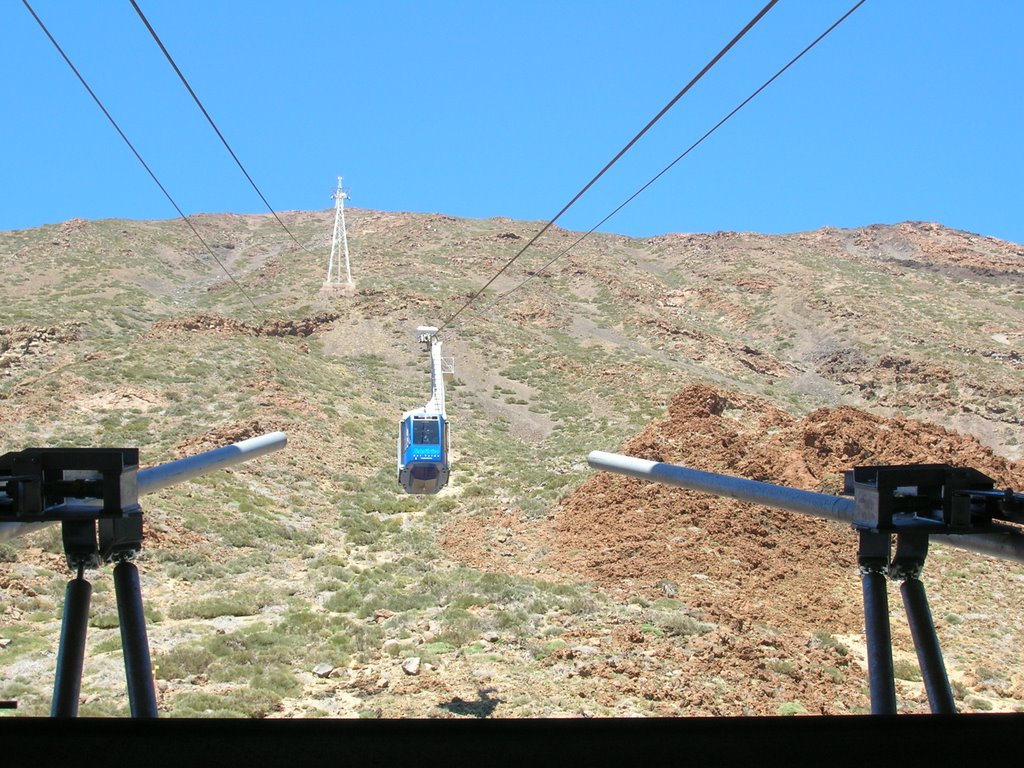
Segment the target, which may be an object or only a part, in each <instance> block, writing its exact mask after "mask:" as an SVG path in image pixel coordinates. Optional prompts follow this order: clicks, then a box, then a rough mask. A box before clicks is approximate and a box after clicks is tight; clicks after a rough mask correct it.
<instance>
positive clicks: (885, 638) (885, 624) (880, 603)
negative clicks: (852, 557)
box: [861, 567, 896, 715]
mask: <svg viewBox="0 0 1024 768" xmlns="http://www.w3.org/2000/svg"><path fill="white" fill-rule="evenodd" d="M861 584H862V586H863V590H864V634H865V637H866V640H867V651H868V682H869V684H870V686H871V714H873V715H895V714H896V678H895V676H894V674H893V666H892V634H891V633H890V631H889V598H888V595H887V594H886V577H885V574H884V573H883V572H882V571H881V570H874V569H870V568H864V567H861Z"/></svg>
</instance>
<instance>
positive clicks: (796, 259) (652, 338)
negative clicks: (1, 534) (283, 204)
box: [0, 209, 1024, 717]
mask: <svg viewBox="0 0 1024 768" xmlns="http://www.w3.org/2000/svg"><path fill="white" fill-rule="evenodd" d="M282 215H283V216H284V218H285V220H286V222H287V224H288V226H289V228H290V229H292V231H293V232H295V233H296V234H297V235H298V236H299V237H300V238H303V239H304V240H305V241H306V242H307V243H308V248H309V249H310V250H311V251H313V250H315V249H317V248H321V249H323V247H324V246H325V245H327V244H328V240H329V236H330V225H331V221H332V214H331V212H327V211H325V212H313V213H303V212H290V213H285V214H282ZM196 220H197V222H198V223H199V226H200V227H201V228H203V231H204V236H208V237H209V241H210V242H211V243H214V244H215V246H214V247H215V248H216V250H217V251H218V255H219V257H220V258H222V260H223V261H224V263H225V264H226V265H227V266H228V268H229V269H231V270H232V272H233V274H234V275H235V277H236V279H239V280H240V282H242V283H243V284H244V285H245V287H246V290H247V291H248V292H250V293H251V294H252V295H253V296H254V297H255V298H256V301H257V303H258V304H259V305H260V307H261V313H254V312H253V311H252V309H251V307H250V306H249V305H248V302H247V301H246V300H245V299H244V298H243V297H242V296H241V295H240V294H239V293H238V292H237V291H236V290H235V288H234V286H233V284H232V283H231V281H230V280H227V279H226V278H225V276H224V275H223V272H220V271H219V270H218V269H217V268H215V266H214V265H212V264H210V263H207V257H206V256H204V255H203V254H202V253H200V252H199V250H198V249H197V248H196V247H195V246H194V245H193V244H192V242H191V241H190V240H189V235H188V233H187V232H179V231H178V229H179V228H180V223H178V222H122V221H104V222H86V221H81V220H74V221H72V222H67V223H65V224H62V225H57V226H53V227H44V228H40V229H38V230H26V231H21V232H10V233H0V263H3V264H9V263H11V262H13V260H17V262H18V264H19V269H18V270H9V272H10V273H11V275H12V278H11V280H10V281H9V284H7V285H5V286H4V287H3V291H4V294H3V300H4V304H5V307H8V308H9V312H10V314H9V317H8V319H7V320H5V321H4V322H3V323H2V327H0V402H3V403H4V406H5V407H4V408H3V409H2V410H0V424H2V426H3V429H4V434H5V437H6V450H16V449H18V448H21V447H27V446H30V445H100V444H103V445H138V446H139V447H140V451H141V453H142V458H143V461H144V462H145V463H147V464H152V463H156V462H159V461H166V460H169V459H172V458H178V457H180V456H185V455H191V454H194V453H196V452H199V451H203V450H208V449H211V448H214V447H218V446H220V445H224V444H226V443H230V442H234V441H237V440H241V439H245V438H247V437H251V436H254V435H257V434H261V433H264V432H269V431H274V430H278V429H280V430H284V431H286V432H287V433H288V435H289V447H288V449H287V450H286V451H283V452H281V453H280V454H274V455H273V456H271V457H266V458H264V459H261V460H259V461H258V462H254V463H252V464H251V465H245V466H243V467H239V468H236V469H233V470H231V471H230V472H225V473H220V474H218V476H216V477H213V476H211V477H210V478H208V479H205V480H203V481H198V482H191V483H187V484H184V485H182V486H181V487H180V488H172V489H166V490H164V491H161V492H160V493H158V494H154V496H153V497H152V498H148V497H147V499H146V500H145V503H144V506H145V509H146V514H147V540H146V546H145V549H144V552H143V555H142V556H141V558H140V568H141V569H142V571H143V578H144V593H145V597H146V600H147V606H149V607H150V608H151V611H152V612H153V620H152V624H151V628H150V637H151V642H152V645H153V651H154V658H155V660H156V663H157V666H158V669H157V678H158V682H159V695H160V706H161V708H162V710H163V711H164V712H166V713H168V714H171V715H178V716H258V717H267V716H270V717H306V716H332V717H351V716H364V717H365V716H384V717H399V716H415V717H537V716H544V717H553V716H575V717H586V716H632V715H639V716H650V715H665V716H677V715H689V716H699V715H742V714H779V713H794V714H798V713H803V712H807V713H827V714H842V713H855V712H863V711H865V709H866V707H867V697H866V687H865V678H864V671H863V652H862V639H861V635H862V626H861V624H862V618H861V605H860V589H859V582H858V578H857V574H856V567H855V564H854V557H855V541H854V540H853V536H852V534H851V532H850V531H849V530H848V529H846V528H844V527H842V526H839V525H834V524H830V523H826V522H823V521H817V520H811V519H807V518H801V517H800V516H797V515H793V514H790V513H786V512H781V511H773V510H767V509H762V508H758V507H754V506H751V505H746V504H740V503H736V502H731V501H727V500H722V499H718V498H714V497H709V496H705V495H701V494H691V493H686V492H683V491H680V490H678V489H670V488H667V487H661V486H656V485H649V484H643V483H640V482H638V481H634V480H630V479H626V478H620V477H613V476H608V475H604V474H594V473H592V472H590V471H589V470H588V469H587V468H586V466H585V461H584V459H585V455H586V453H587V452H588V451H589V450H591V449H595V448H599V449H604V450H614V451H620V450H621V451H623V452H626V453H631V454H634V455H638V456H643V457H646V458H656V459H659V460H663V461H671V462H677V463H681V464H684V465H687V466H694V467H697V468H700V469H707V470H711V471H717V472H725V473H729V474H735V475H741V476H744V477H750V478H754V479H760V480H767V481H770V482H778V483H783V484H787V485H791V486H794V487H800V488H808V489H814V490H820V491H824V492H827V493H835V492H837V491H838V489H839V477H840V473H841V472H842V471H843V470H844V469H847V468H849V467H852V466H854V465H857V464H872V463H902V462H945V463H952V464H961V465H967V466H973V467H975V468H977V469H979V470H981V471H983V472H985V473H987V474H989V475H991V476H992V477H993V478H994V479H995V480H996V482H997V484H998V485H999V487H1013V488H1016V489H1018V490H1020V489H1022V488H1024V469H1022V466H1021V461H1020V457H1021V450H1022V448H1021V444H1022V440H1024V422H1022V415H1024V414H1022V410H1021V404H1022V402H1024V398H1022V395H1024V373H1022V363H1021V361H1022V359H1024V347H1022V343H1024V334H1022V333H1021V330H1020V329H1021V328H1024V255H1022V248H1021V246H1019V245H1016V244H1012V243H1003V242H1000V241H997V240H993V239H991V238H986V237H982V236H978V235H972V234H970V233H965V232H957V231H954V230H949V229H947V228H944V227H942V226H940V225H937V224H927V223H920V222H917V223H912V222H908V223H904V224H899V225H895V226H875V227H867V228H863V229H857V230H836V229H823V230H819V231H817V232H808V233H800V234H794V235H785V236H765V235H757V234H751V233H727V232H719V233H712V234H675V235H665V236H661V237H655V238H645V239H642V240H637V239H630V238H624V237H618V236H612V235H595V236H593V237H592V238H590V239H589V240H587V241H585V242H584V243H583V244H582V245H580V246H579V247H578V248H576V249H575V250H574V251H573V252H572V253H570V254H569V255H568V256H566V257H564V258H563V259H561V260H559V261H558V262H556V263H555V264H554V265H552V266H551V267H550V268H549V269H547V270H543V271H542V270H541V269H540V267H541V265H543V264H546V263H547V262H548V261H549V260H550V259H551V257H552V256H554V255H555V254H556V253H558V252H559V251H560V250H561V249H563V248H565V247H566V246H567V245H568V244H570V243H571V242H573V241H574V240H575V239H576V234H575V233H571V232H566V231H564V230H559V229H557V228H556V229H554V230H553V231H551V232H550V233H549V234H548V235H547V236H545V238H543V239H542V240H541V241H540V242H539V243H538V247H537V252H535V253H532V254H530V255H528V256H526V257H524V259H523V260H522V261H523V263H521V264H520V263H518V262H517V264H516V265H515V266H514V267H513V268H512V269H510V270H509V272H508V273H507V274H506V275H503V277H502V278H501V279H500V280H499V281H498V282H497V284H496V285H495V289H496V291H497V293H503V292H506V291H509V290H511V289H513V288H515V287H516V286H519V285H520V284H522V285H523V287H522V288H521V289H519V290H518V291H516V292H515V293H512V294H510V295H509V296H508V297H507V298H505V299H502V300H498V301H495V300H494V299H493V298H492V297H490V296H489V295H488V296H486V297H485V299H484V303H482V304H481V305H479V306H474V308H473V309H471V310H470V311H469V312H468V313H467V314H466V316H465V318H463V321H462V322H460V323H458V324H456V326H455V327H454V328H452V329H450V330H449V331H448V332H447V335H446V348H445V351H446V354H453V355H454V356H455V357H456V371H457V379H456V382H455V383H454V386H453V387H452V390H451V391H450V393H449V411H450V415H451V417H452V422H453V425H454V427H453V429H454V433H453V440H454V446H453V448H454V462H455V469H454V470H453V475H452V482H451V485H450V487H449V488H447V489H446V490H445V491H444V492H442V494H440V495H439V496H437V497H432V498H428V499H410V498H407V497H403V496H400V495H399V494H398V491H397V487H396V486H394V484H393V477H392V474H393V470H394V466H393V461H394V458H393V456H394V454H393V452H394V442H393V441H394V435H393V429H394V421H395V419H396V418H397V414H398V413H400V412H401V411H402V410H403V409H405V408H407V407H409V406H410V405H411V404H415V403H416V402H417V401H418V400H422V399H424V398H425V396H426V387H427V381H426V375H425V368H424V360H423V356H422V354H421V352H420V350H419V349H417V348H416V347H415V344H414V343H413V342H412V340H411V336H410V331H411V329H412V328H413V327H415V326H416V325H421V324H424V323H437V322H439V321H442V320H444V319H445V318H446V317H447V316H448V315H449V314H450V313H451V312H452V311H453V309H454V308H456V307H458V306H461V305H462V303H464V302H465V300H466V299H467V298H469V297H470V296H472V295H473V294H474V293H475V291H476V290H478V289H479V287H480V286H481V285H482V284H483V282H484V281H485V280H486V279H487V278H488V277H489V276H490V275H491V274H493V273H494V271H496V270H497V268H499V267H500V266H501V265H502V264H504V263H505V261H506V260H507V259H508V258H510V257H511V255H513V254H514V253H515V251H516V250H518V248H520V247H521V240H522V238H525V237H529V236H532V233H533V232H534V231H535V227H533V226H532V225H530V224H529V223H523V222H515V221H511V220H508V219H494V220H488V221H472V220H465V219H457V218H454V217H450V216H444V215H440V214H429V215H420V214H398V213H382V212H374V211H365V210H358V209H355V210H352V211H351V212H350V213H349V221H350V226H351V241H350V245H351V248H352V251H353V254H355V256H354V262H353V266H354V273H355V275H356V282H357V290H356V292H355V294H354V295H353V296H349V297H342V296H325V295H321V294H320V292H319V288H320V283H321V280H322V265H320V264H316V263H313V262H312V261H311V260H309V259H308V258H307V255H306V254H301V253H297V252H296V251H295V250H294V249H293V248H292V246H291V245H290V244H289V242H288V240H287V238H284V237H282V236H281V235H280V234H279V233H278V232H277V231H276V230H275V229H274V226H275V223H274V222H273V221H271V220H270V219H269V218H268V217H264V216H200V217H196ZM325 258H326V257H325ZM524 280H526V281H528V282H526V283H523V281H524ZM69 285H73V286H74V290H73V291H71V290H68V286H69ZM58 306H59V307H60V314H59V315H57V314H56V313H55V309H54V308H55V307H58ZM106 578H107V576H106V575H104V574H102V573H100V574H97V575H96V578H95V581H96V583H97V585H98V587H97V593H96V604H95V608H94V614H95V617H94V620H93V627H92V628H91V629H90V654H89V658H88V660H87V664H86V666H87V679H86V686H85V689H84V694H83V695H84V697H85V699H86V701H85V703H83V714H94V715H110V714H123V712H124V706H125V705H124V700H123V673H122V672H121V670H120V668H119V666H118V665H119V656H118V653H117V652H116V647H117V641H116V632H117V630H116V627H115V626H114V624H116V620H112V618H111V616H112V607H111V603H110V599H109V598H110V595H109V590H105V589H103V588H102V585H103V584H104V580H105V579H106ZM925 579H926V583H927V584H928V589H929V596H930V599H931V600H932V609H933V613H934V614H935V617H936V622H937V625H938V629H939V633H940V637H941V640H942V643H943V650H944V653H945V655H946V659H947V663H948V665H949V668H950V672H951V677H952V679H953V681H954V688H955V692H956V695H957V702H958V706H959V707H960V708H961V709H963V710H967V711H985V710H1001V711H1002V710H1014V709H1020V708H1021V707H1022V706H1024V678H1022V677H1021V674H1020V669H1021V668H1022V665H1021V661H1022V657H1021V650H1020V649H1021V648H1022V647H1024V617H1022V612H1021V609H1022V608H1024V571H1022V569H1021V568H1020V567H1019V566H1016V565H1013V564H1008V563H1005V562H1002V561H996V560H992V559H989V558H981V557H978V556H975V555H971V554H969V553H964V552H961V551H957V550H944V549H942V548H941V547H936V548H935V549H934V550H933V552H932V554H931V555H930V556H929V562H928V565H927V567H926V571H925ZM65 580H66V574H65V573H64V571H63V565H62V558H61V556H60V544H59V536H58V535H56V532H55V531H54V530H53V529H51V530H50V531H46V532H43V533H41V534H39V535H37V536H36V537H33V538H30V537H25V539H24V540H18V541H16V542H14V543H12V544H11V545H6V547H5V548H4V549H0V598H2V600H3V602H2V608H0V638H6V639H9V640H11V642H10V643H9V644H7V645H6V647H3V648H0V698H16V699H19V700H20V702H21V704H22V709H21V710H20V711H21V712H22V713H26V714H32V713H41V712H45V709H46V706H47V702H48V700H49V686H50V685H51V682H52V667H53V658H52V652H53V649H54V647H55V645H54V644H55V639H56V635H57V632H58V628H59V621H58V619H59V611H60V602H61V600H62V593H63V588H64V582H65ZM892 609H893V612H894V619H893V625H894V631H895V633H896V646H897V648H896V652H897V660H898V662H900V674H901V675H902V677H901V678H900V680H899V696H900V708H901V711H904V712H922V711H926V709H927V702H926V698H925V696H924V692H923V690H922V686H921V683H920V682H919V681H918V680H915V679H913V677H914V676H913V674H912V673H911V672H908V671H907V669H908V668H909V667H910V666H912V665H911V664H910V661H911V659H912V651H911V650H910V649H911V645H910V641H909V638H908V636H907V635H908V633H907V632H906V629H905V622H904V621H903V620H902V619H901V618H900V615H899V614H900V610H899V606H898V600H897V599H896V593H895V590H893V592H892ZM112 622H113V623H112Z"/></svg>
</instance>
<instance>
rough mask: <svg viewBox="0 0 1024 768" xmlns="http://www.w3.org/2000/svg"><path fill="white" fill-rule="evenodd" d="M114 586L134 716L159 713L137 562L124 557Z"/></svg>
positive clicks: (129, 696) (125, 669)
mask: <svg viewBox="0 0 1024 768" xmlns="http://www.w3.org/2000/svg"><path fill="white" fill-rule="evenodd" d="M114 590H115V592H116V593H117V614H118V619H119V620H120V623H121V648H122V650H123V652H124V671H125V675H126V677H127V679H128V702H129V704H130V706H131V712H132V717H156V716H157V712H156V687H155V686H154V684H153V664H152V662H151V661H150V657H149V640H148V639H147V637H146V617H145V615H144V614H143V611H142V589H141V587H140V584H139V570H138V568H136V567H135V564H134V563H131V562H128V561H127V560H123V561H121V562H120V563H118V564H117V565H116V566H114Z"/></svg>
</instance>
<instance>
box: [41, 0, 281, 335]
mask: <svg viewBox="0 0 1024 768" xmlns="http://www.w3.org/2000/svg"><path fill="white" fill-rule="evenodd" d="M21 2H22V3H23V4H24V6H25V7H26V8H27V9H28V12H29V13H31V14H32V18H34V19H35V20H36V23H37V24H38V25H39V27H40V29H42V30H43V33H44V34H45V35H46V36H47V37H48V38H49V39H50V42H51V43H53V47H54V48H56V49H57V52H58V53H59V54H60V55H61V57H62V58H63V59H64V61H65V62H66V63H67V65H68V66H69V67H70V68H71V71H72V72H74V73H75V77H77V78H78V81H79V82H80V83H81V84H82V85H83V87H84V88H85V90H86V91H88V92H89V95H90V96H92V100H93V101H95V102H96V106H98V107H99V108H100V111H102V112H103V114H104V115H105V116H106V118H107V120H109V121H110V124H111V125H112V126H114V130H116V131H117V133H118V135H119V136H120V137H121V139H122V140H124V143H125V144H127V145H128V149H130V150H131V151H132V154H133V155H135V159H136V160H138V161H139V162H140V163H141V164H142V167H143V168H145V169H146V173H148V174H149V177H150V178H151V179H152V180H153V182H154V183H155V184H156V185H157V186H158V187H159V188H160V191H161V192H163V193H164V197H166V198H167V199H168V200H169V201H170V203H171V205H172V206H174V210H176V211H177V212H178V215H179V216H180V217H181V218H182V220H183V221H184V222H185V223H186V224H187V225H188V228H189V229H191V230H192V234H194V235H195V236H196V238H197V239H198V240H199V242H200V243H202V244H203V247H204V248H206V252H207V253H209V254H210V256H211V257H212V258H213V260H214V261H215V262H217V264H218V265H219V266H220V268H221V269H222V270H223V271H224V274H225V275H227V276H228V277H229V278H230V279H231V282H232V283H234V284H235V287H236V288H238V290H239V291H240V292H241V293H242V295H243V296H245V298H246V299H248V300H249V303H250V304H252V308H253V309H255V310H256V311H257V312H258V313H259V314H260V315H262V314H263V312H262V311H261V310H260V308H259V307H258V306H256V302H254V301H253V300H252V297H251V296H250V295H249V294H248V293H247V292H246V290H245V288H243V287H242V284H241V283H239V282H238V280H236V279H235V276H234V275H232V274H231V272H230V271H229V270H228V268H227V267H226V266H225V265H224V262H222V261H221V260H220V259H219V258H217V254H216V253H214V252H213V248H211V247H210V246H209V244H208V243H207V242H206V240H204V239H203V236H202V235H200V234H199V230H197V229H196V228H195V225H193V224H192V222H191V221H190V220H189V218H188V216H186V215H185V213H184V212H183V211H182V210H181V207H180V206H179V205H178V204H177V203H176V202H175V200H174V198H173V197H171V193H170V192H168V191H167V189H166V188H165V187H164V185H163V184H161V183H160V179H158V178H157V177H156V174H155V173H153V170H152V169H151V168H150V167H149V165H147V164H146V161H145V160H143V159H142V155H140V154H139V151H138V150H137V149H135V146H134V145H133V144H132V143H131V141H129V140H128V137H127V136H126V135H125V133H124V131H122V130H121V126H119V125H118V124H117V121H116V120H115V119H114V118H113V117H112V116H111V114H110V112H108V111H107V108H106V107H105V106H103V102H102V101H100V99H99V97H98V96H97V95H96V94H95V93H94V92H93V90H92V88H90V87H89V84H88V83H87V82H86V81H85V78H84V77H82V74H81V73H80V72H79V71H78V69H77V67H75V65H74V64H73V63H72V62H71V59H69V58H68V55H67V54H66V53H64V49H63V48H61V47H60V44H59V43H58V42H57V40H56V39H55V38H54V36H53V35H51V34H50V30H49V29H47V28H46V25H45V24H44V23H43V20H42V19H40V18H39V16H38V15H37V14H36V12H35V11H34V10H33V9H32V6H31V5H29V3H28V0H21ZM193 258H195V257H194V256H193ZM196 261H197V262H198V263H199V264H201V265H202V266H206V265H205V264H203V262H202V261H200V260H199V259H196Z"/></svg>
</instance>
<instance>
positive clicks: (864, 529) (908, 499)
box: [847, 464, 1021, 714]
mask: <svg viewBox="0 0 1024 768" xmlns="http://www.w3.org/2000/svg"><path fill="white" fill-rule="evenodd" d="M851 479H852V483H851V482H850V480H851ZM851 485H852V491H853V494H854V519H853V525H854V528H855V529H857V530H858V531H859V532H860V550H859V552H858V562H859V564H860V570H861V579H862V582H863V590H864V622H865V633H866V637H867V643H868V679H869V682H870V686H871V711H872V713H873V714H895V712H896V689H895V678H894V675H893V663H892V635H891V633H890V630H889V612H888V597H887V595H886V591H885V581H884V578H883V575H882V574H884V575H885V576H888V578H889V579H892V580H894V581H899V582H901V585H900V593H901V594H902V596H903V605H904V609H905V610H906V614H907V621H908V622H909V624H910V633H911V636H912V637H913V640H914V649H915V651H916V652H917V660H918V664H919V665H920V667H921V676H922V679H923V680H924V684H925V689H926V691H927V693H928V701H929V703H930V705H931V709H932V712H933V713H935V714H953V713H955V712H956V704H955V702H954V701H953V694H952V690H951V688H950V685H949V677H948V675H947V674H946V667H945V664H944V662H943V659H942V651H941V649H940V647H939V639H938V634H937V633H936V631H935V623H934V621H933V620H932V615H931V609H930V608H929V607H928V598H927V595H926V594H925V589H924V583H923V582H922V581H921V574H922V572H923V570H924V563H925V559H926V558H927V556H928V537H929V536H930V535H932V534H951V533H959V534H963V533H984V532H986V530H987V529H990V528H991V526H992V521H993V519H994V518H995V519H1004V520H1006V519H1009V520H1017V519H1018V517H1019V513H1020V506H1021V505H1020V499H1019V498H1018V497H1019V494H1014V493H1013V492H1011V491H995V490H993V486H994V483H993V481H992V480H991V478H989V477H987V476H986V475H983V474H982V473H981V472H978V471H977V470H974V469H961V468H956V467H950V466H948V465H945V464H923V465H913V466H885V467H856V468H855V469H854V470H853V471H852V478H851V477H850V476H849V474H848V476H847V488H848V489H849V488H850V487H851ZM894 537H895V540H896V552H895V555H892V554H891V549H892V540H893V538H894Z"/></svg>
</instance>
